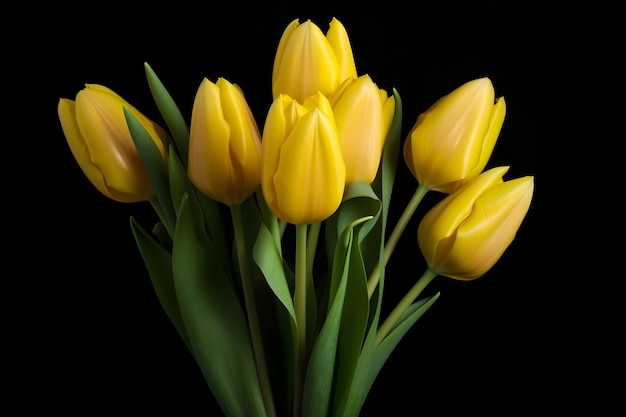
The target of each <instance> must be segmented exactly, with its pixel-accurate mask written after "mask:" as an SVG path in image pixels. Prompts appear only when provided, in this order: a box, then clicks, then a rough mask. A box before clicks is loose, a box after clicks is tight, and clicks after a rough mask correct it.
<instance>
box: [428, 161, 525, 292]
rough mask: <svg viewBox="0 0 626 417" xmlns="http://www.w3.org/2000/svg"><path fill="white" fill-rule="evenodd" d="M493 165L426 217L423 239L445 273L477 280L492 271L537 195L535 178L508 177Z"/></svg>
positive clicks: (431, 263) (440, 271)
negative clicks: (534, 194) (504, 176)
mask: <svg viewBox="0 0 626 417" xmlns="http://www.w3.org/2000/svg"><path fill="white" fill-rule="evenodd" d="M506 171H508V167H497V168H492V169H490V170H488V171H485V172H483V173H482V174H480V175H479V176H478V177H476V178H474V179H473V180H472V181H470V182H469V183H467V184H466V185H465V186H464V187H462V188H461V189H459V190H458V191H456V192H454V193H452V194H450V195H448V196H446V197H445V198H444V199H443V200H441V201H440V202H439V203H438V204H437V205H435V206H434V207H433V208H432V209H431V210H430V211H429V212H428V213H427V214H426V215H425V216H424V218H423V219H422V221H421V223H420V225H419V227H418V231H417V239H418V243H419V247H420V249H421V251H422V253H423V255H424V258H425V259H426V262H427V264H428V266H429V267H430V268H431V269H432V270H434V271H435V272H437V273H438V274H439V275H443V276H447V277H450V278H454V279H459V280H472V279H476V278H478V277H480V276H481V275H483V274H484V273H485V272H487V271H488V270H489V269H490V268H491V267H492V266H493V265H494V264H495V263H496V262H497V261H498V259H500V257H501V256H502V254H503V253H504V251H505V250H506V248H507V247H508V246H509V245H510V244H511V242H512V241H513V239H514V237H515V235H516V233H517V231H518V229H519V227H520V225H521V223H522V220H523V219H524V217H525V216H526V213H527V212H528V209H529V206H530V201H531V199H532V195H533V189H534V178H533V177H530V176H527V177H522V178H518V179H514V180H510V181H506V182H504V181H503V180H502V176H503V175H504V174H505V173H506Z"/></svg>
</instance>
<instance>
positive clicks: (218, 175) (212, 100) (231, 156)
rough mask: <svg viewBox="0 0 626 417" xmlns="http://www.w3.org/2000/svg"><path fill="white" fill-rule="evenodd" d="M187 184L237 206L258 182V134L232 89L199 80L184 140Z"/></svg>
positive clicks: (220, 81) (227, 84) (235, 89)
mask: <svg viewBox="0 0 626 417" xmlns="http://www.w3.org/2000/svg"><path fill="white" fill-rule="evenodd" d="M188 174H189V178H190V180H191V182H192V183H193V184H194V185H195V186H196V187H197V188H198V189H199V190H200V191H201V192H202V193H203V194H205V195H207V196H209V197H211V198H212V199H214V200H216V201H220V202H222V203H224V204H238V203H241V202H243V201H244V200H245V199H246V198H248V197H249V196H250V195H252V194H253V193H254V192H255V190H256V189H257V187H258V186H259V184H260V182H261V133H260V131H259V128H258V126H257V124H256V121H255V119H254V117H253V115H252V112H251V110H250V108H249V106H248V103H247V101H246V99H245V97H244V95H243V93H242V92H241V90H240V89H239V88H238V87H237V86H236V85H235V84H232V83H230V82H229V81H227V80H225V79H224V78H219V79H218V80H217V82H216V83H213V82H211V81H209V80H208V79H206V78H205V79H203V80H202V83H201V84H200V87H199V88H198V91H197V93H196V98H195V100H194V103H193V111H192V115H191V128H190V136H189V167H188Z"/></svg>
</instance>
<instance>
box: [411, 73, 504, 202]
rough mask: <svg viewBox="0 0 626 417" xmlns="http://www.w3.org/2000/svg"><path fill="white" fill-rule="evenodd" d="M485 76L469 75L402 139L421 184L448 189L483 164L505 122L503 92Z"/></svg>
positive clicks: (442, 189) (412, 168) (462, 181)
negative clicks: (498, 93)
mask: <svg viewBox="0 0 626 417" xmlns="http://www.w3.org/2000/svg"><path fill="white" fill-rule="evenodd" d="M494 96H495V92H494V89H493V85H492V83H491V80H489V78H486V77H485V78H479V79H476V80H473V81H469V82H467V83H465V84H463V85H462V86H460V87H458V88H457V89H456V90H454V91H452V92H451V93H450V94H448V95H446V96H444V97H442V98H441V99H439V100H438V101H437V102H436V103H434V104H433V105H432V106H431V107H430V108H429V109H428V110H427V111H426V112H424V113H422V114H421V115H420V116H419V117H418V118H417V121H416V123H415V125H414V126H413V127H412V129H411V131H410V132H409V135H408V137H407V139H406V141H405V143H404V159H405V162H406V164H407V166H408V167H409V169H410V170H411V172H412V173H413V175H414V176H415V177H416V179H417V181H418V182H419V183H420V184H423V185H424V186H426V187H427V188H429V189H431V190H436V191H440V192H443V193H451V192H452V191H454V190H455V189H458V188H459V187H461V186H462V185H463V183H465V182H467V181H469V180H471V179H472V178H474V177H476V176H477V175H479V174H480V173H481V172H482V171H483V170H484V169H485V166H486V165H487V162H488V160H489V158H490V157H491V153H492V152H493V148H494V146H495V144H496V140H497V138H498V135H499V134H500V129H501V128H502V124H503V122H504V115H505V113H506V105H505V101H504V98H503V97H499V98H498V99H497V100H495V104H494Z"/></svg>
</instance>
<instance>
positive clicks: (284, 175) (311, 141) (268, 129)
mask: <svg viewBox="0 0 626 417" xmlns="http://www.w3.org/2000/svg"><path fill="white" fill-rule="evenodd" d="M261 159H262V173H261V189H262V191H263V196H264V197H265V200H266V201H267V204H268V206H269V207H270V209H271V210H272V212H273V213H274V214H275V215H276V216H277V217H278V218H280V219H282V220H284V221H287V222H289V223H292V224H311V223H315V222H319V221H322V220H324V219H326V218H328V217H330V215H331V214H333V213H334V212H335V210H336V209H337V207H339V204H340V203H341V199H342V197H343V191H344V187H345V179H346V168H345V164H344V162H343V158H342V156H341V147H340V145H339V137H338V133H337V126H336V124H335V119H334V116H333V111H332V108H331V106H330V103H329V102H328V99H327V98H326V97H325V96H324V95H323V94H321V93H317V94H315V95H313V96H311V97H309V98H308V99H307V100H305V102H304V103H303V104H299V103H298V102H297V101H296V100H294V99H292V98H291V97H289V96H287V95H284V94H281V95H279V96H278V97H277V98H276V99H275V100H274V102H273V103H272V105H271V106H270V109H269V111H268V114H267V119H266V121H265V126H264V128H263V139H262V141H261Z"/></svg>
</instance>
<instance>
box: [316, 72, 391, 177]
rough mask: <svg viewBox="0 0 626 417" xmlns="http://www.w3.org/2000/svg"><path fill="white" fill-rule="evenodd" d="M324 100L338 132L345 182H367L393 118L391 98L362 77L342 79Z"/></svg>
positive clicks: (369, 80)
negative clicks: (331, 112) (329, 105)
mask: <svg viewBox="0 0 626 417" xmlns="http://www.w3.org/2000/svg"><path fill="white" fill-rule="evenodd" d="M328 99H329V101H330V102H331V104H332V106H333V112H334V114H335V121H336V123H337V129H338V131H339V142H340V143H341V151H342V153H343V159H344V161H345V164H346V183H347V184H350V183H353V182H356V181H364V182H367V183H371V182H372V181H374V178H375V177H376V173H377V172H378V166H379V164H380V159H381V156H382V151H383V147H384V145H385V138H386V136H387V131H388V130H389V125H390V124H391V120H392V119H393V114H394V111H395V100H394V97H393V96H391V97H388V96H387V92H386V91H385V90H382V89H379V88H378V87H377V86H376V84H375V83H374V82H373V81H372V79H371V78H370V77H369V75H362V76H360V77H358V78H356V77H350V78H348V79H346V80H345V81H344V82H343V83H341V85H340V86H339V88H338V89H337V90H336V91H335V92H334V93H333V94H332V95H331V96H330V97H329V98H328Z"/></svg>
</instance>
